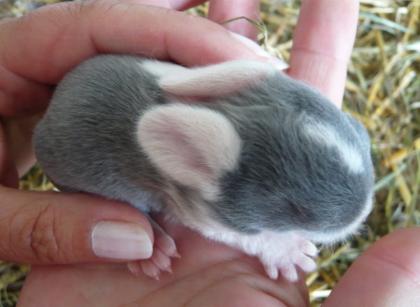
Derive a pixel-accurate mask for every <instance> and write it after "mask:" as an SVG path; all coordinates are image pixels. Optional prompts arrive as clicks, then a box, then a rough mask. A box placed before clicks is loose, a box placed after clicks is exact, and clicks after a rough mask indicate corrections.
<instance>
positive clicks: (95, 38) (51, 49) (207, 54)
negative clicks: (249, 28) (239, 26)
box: [0, 0, 267, 114]
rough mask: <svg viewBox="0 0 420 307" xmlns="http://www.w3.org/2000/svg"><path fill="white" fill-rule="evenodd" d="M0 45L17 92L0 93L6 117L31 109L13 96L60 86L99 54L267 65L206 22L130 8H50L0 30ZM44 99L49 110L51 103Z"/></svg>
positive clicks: (118, 4) (119, 4) (98, 4)
mask: <svg viewBox="0 0 420 307" xmlns="http://www.w3.org/2000/svg"><path fill="white" fill-rule="evenodd" d="M157 20H165V22H157ZM203 33H205V35H203ZM0 41H2V44H1V45H0V55H1V57H0V64H2V65H0V66H3V67H4V69H3V71H0V73H1V78H0V80H1V81H0V87H1V88H5V86H7V88H11V89H14V90H13V91H12V90H7V91H3V92H0V93H1V94H2V95H0V112H3V114H5V113H8V114H9V113H13V110H20V109H25V108H26V109H28V108H29V106H31V105H32V100H31V99H30V97H27V96H24V97H16V96H15V95H14V92H15V91H18V90H19V92H22V93H23V92H26V90H30V91H32V92H33V91H35V90H34V89H33V88H32V87H36V85H35V83H34V81H37V82H39V83H42V84H55V83H57V82H58V81H59V80H60V79H61V78H62V77H63V75H64V74H65V73H66V72H68V71H69V70H70V69H71V68H73V67H74V66H75V65H77V64H78V63H80V62H81V61H83V60H84V59H86V58H89V57H91V56H93V55H95V54H96V53H124V54H127V53H130V54H137V55H142V56H148V57H154V58H159V59H167V60H172V61H174V62H177V63H180V64H183V65H185V66H194V65H202V64H208V63H216V62H222V61H225V60H231V59H241V58H242V59H254V60H267V58H263V57H262V56H261V55H260V54H256V52H255V48H254V49H252V48H249V47H248V46H246V45H244V44H243V43H242V41H240V40H238V39H237V38H236V37H235V36H232V35H231V34H230V33H229V32H228V31H226V30H225V29H224V28H223V27H222V26H219V25H217V24H215V23H213V22H211V21H208V20H207V19H205V18H200V17H194V16H190V15H187V14H185V13H182V12H177V11H173V10H167V9H164V8H160V7H153V6H145V5H140V4H136V3H133V1H128V2H124V1H111V0H109V1H94V2H71V3H60V4H55V5H49V6H46V7H43V8H41V9H39V10H36V11H33V12H31V13H29V14H27V15H26V16H24V17H23V18H20V19H15V20H12V21H10V22H7V23H3V24H2V25H1V26H0ZM75 46H77V48H75ZM4 72H7V73H4ZM29 80H31V81H29ZM29 88H30V89H29ZM36 91H37V92H39V93H41V94H39V95H38V96H37V99H41V97H49V94H50V90H49V88H48V87H46V86H40V85H38V86H37V87H36ZM41 100H42V101H43V103H44V104H45V103H46V101H47V98H45V99H41ZM15 113H16V112H15Z"/></svg>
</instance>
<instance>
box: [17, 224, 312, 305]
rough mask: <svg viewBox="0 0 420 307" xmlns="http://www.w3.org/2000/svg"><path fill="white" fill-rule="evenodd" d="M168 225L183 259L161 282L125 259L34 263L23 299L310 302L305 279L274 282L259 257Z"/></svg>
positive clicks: (87, 302)
mask: <svg viewBox="0 0 420 307" xmlns="http://www.w3.org/2000/svg"><path fill="white" fill-rule="evenodd" d="M166 226H167V227H166V229H167V230H168V232H169V234H170V235H171V236H173V238H174V239H175V241H176V242H177V246H178V249H179V253H180V254H181V258H180V259H177V260H175V261H174V263H173V271H174V272H173V273H172V274H168V273H165V274H163V275H161V278H160V280H159V281H156V280H154V279H151V278H149V277H145V276H140V277H134V276H132V275H131V274H130V273H129V272H128V270H127V268H126V266H125V265H123V264H115V265H109V264H108V265H73V266H59V267H34V268H33V269H32V272H31V274H30V275H29V277H28V279H27V282H26V288H24V289H23V292H22V295H21V299H20V304H22V305H23V306H31V301H35V300H34V297H36V303H35V305H36V306H47V305H51V306H58V305H60V304H62V303H63V301H64V302H66V304H67V305H68V306H117V305H118V306H120V305H123V306H279V304H280V302H282V303H283V304H285V305H287V306H305V305H307V302H308V301H307V293H306V290H305V286H304V284H303V282H302V280H301V281H300V283H299V284H291V283H288V282H286V281H284V280H280V281H277V282H274V281H272V280H270V279H268V278H267V277H265V276H264V273H263V270H262V268H261V266H260V265H259V263H258V261H256V260H255V259H250V258H246V257H245V256H243V255H242V254H241V253H239V252H237V251H234V250H232V249H230V248H228V247H226V246H222V245H220V244H217V243H214V242H212V241H208V240H206V239H205V238H203V237H201V236H199V235H197V234H196V233H194V232H192V231H190V230H188V229H186V228H184V227H181V226H175V225H166ZM203 251H205V252H203ZM40 281H41V282H40ZM28 285H29V286H28ZM38 287H39V288H38ZM45 289H48V290H49V291H46V290H45ZM38 293H43V295H42V297H39V296H38ZM57 294H59V295H57ZM280 306H281V305H280Z"/></svg>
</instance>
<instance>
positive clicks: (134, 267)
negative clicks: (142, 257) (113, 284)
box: [127, 261, 143, 277]
mask: <svg viewBox="0 0 420 307" xmlns="http://www.w3.org/2000/svg"><path fill="white" fill-rule="evenodd" d="M127 268H128V270H129V271H130V273H131V274H133V275H134V276H137V277H138V276H140V275H141V274H143V270H142V268H141V266H140V261H131V262H128V263H127Z"/></svg>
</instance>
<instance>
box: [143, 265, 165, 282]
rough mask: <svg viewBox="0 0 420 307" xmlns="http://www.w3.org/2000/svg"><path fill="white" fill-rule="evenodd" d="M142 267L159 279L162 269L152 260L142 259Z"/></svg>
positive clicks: (148, 274) (150, 275)
mask: <svg viewBox="0 0 420 307" xmlns="http://www.w3.org/2000/svg"><path fill="white" fill-rule="evenodd" d="M141 268H142V270H143V273H144V274H145V275H147V276H149V277H151V278H153V279H155V280H159V274H160V270H159V268H158V267H157V266H156V265H155V264H154V263H153V262H152V261H148V260H146V261H144V260H143V261H142V262H141Z"/></svg>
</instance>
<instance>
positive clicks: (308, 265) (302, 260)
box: [296, 255, 316, 272]
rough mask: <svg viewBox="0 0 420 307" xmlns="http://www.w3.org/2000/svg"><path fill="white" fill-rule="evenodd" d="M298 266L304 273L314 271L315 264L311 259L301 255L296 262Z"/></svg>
mask: <svg viewBox="0 0 420 307" xmlns="http://www.w3.org/2000/svg"><path fill="white" fill-rule="evenodd" d="M296 265H298V266H299V267H300V268H301V269H302V270H303V271H304V272H312V271H314V270H315V269H316V263H315V261H314V260H313V259H312V258H309V257H307V256H305V255H302V256H301V257H299V258H298V259H297V260H296Z"/></svg>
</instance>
